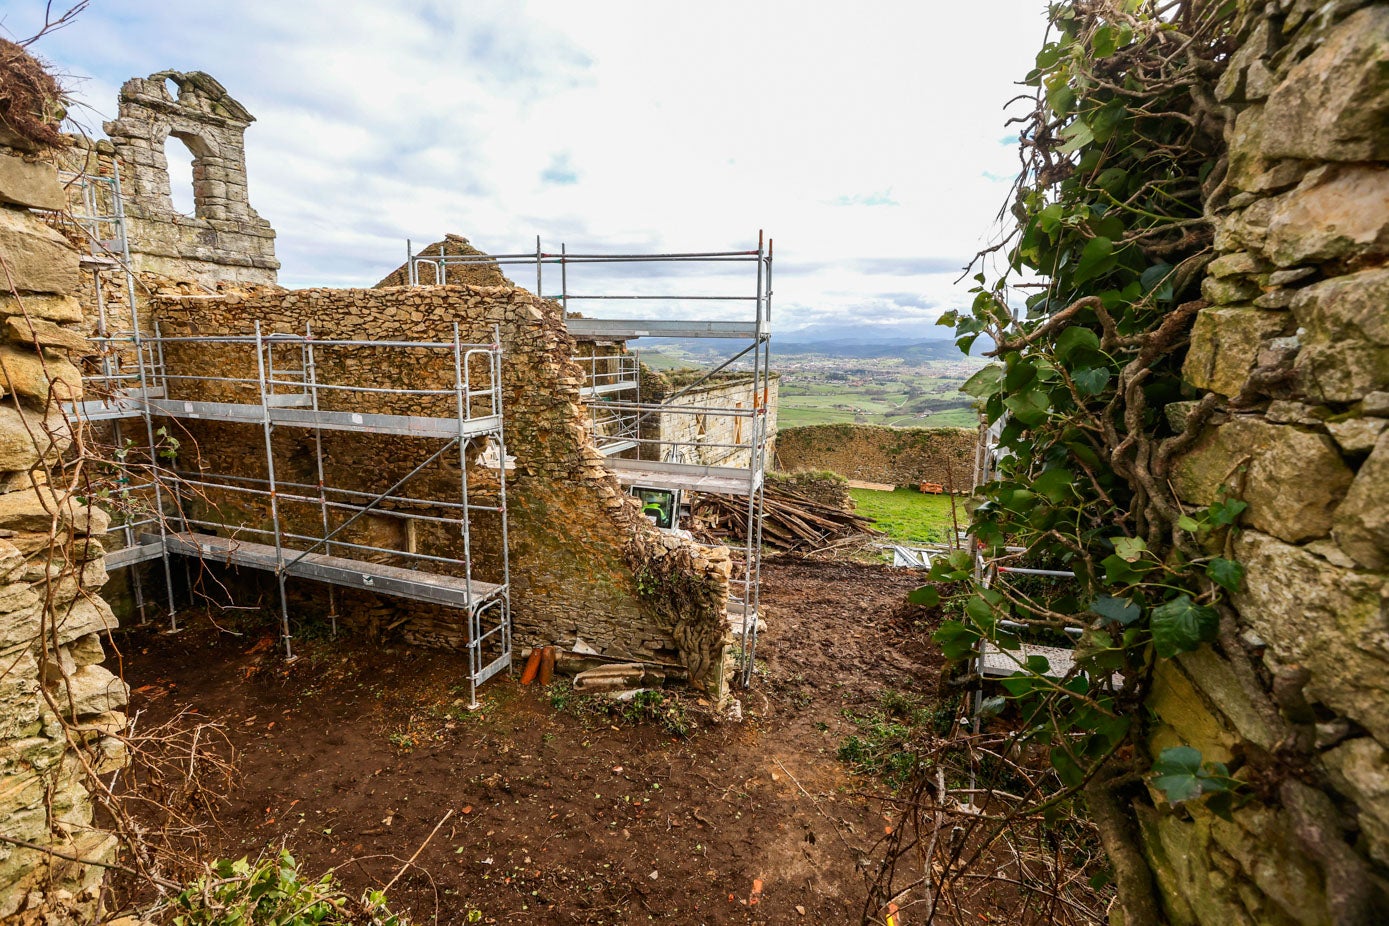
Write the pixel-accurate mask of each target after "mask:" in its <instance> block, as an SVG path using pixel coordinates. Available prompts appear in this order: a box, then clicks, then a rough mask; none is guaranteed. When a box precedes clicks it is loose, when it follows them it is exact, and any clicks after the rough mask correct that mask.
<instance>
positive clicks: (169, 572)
mask: <svg viewBox="0 0 1389 926" xmlns="http://www.w3.org/2000/svg"><path fill="white" fill-rule="evenodd" d="M134 311H135V306H134V303H133V302H132V303H131V312H132V314H133V313H134ZM132 337H133V338H134V340H135V366H136V368H137V369H138V370H139V376H140V392H141V394H142V396H148V395H149V380H148V377H147V376H146V372H145V347H144V343H143V342H142V341H141V339H140V328H139V326H138V325H137V326H136V327H135V329H134V331H133V334H132ZM154 343H155V346H157V347H159V356H160V361H161V363H160V365H161V367H162V365H163V363H162V361H163V347H162V346H161V345H160V340H159V322H158V321H156V322H155V323H154ZM152 357H153V350H151V358H152ZM151 362H153V361H152V359H151ZM140 408H141V409H143V411H144V418H145V437H146V439H147V440H148V441H149V453H150V475H151V477H152V480H151V481H152V482H153V483H154V519H155V521H156V522H158V524H159V551H160V558H161V559H162V560H163V561H164V591H165V592H166V594H167V595H168V602H169V632H170V633H178V608H177V607H176V606H175V604H174V571H173V569H172V568H171V567H170V565H169V541H168V536H169V527H168V525H167V524H166V523H165V521H164V490H163V486H162V479H161V478H160V476H159V448H158V446H157V444H156V443H155V439H154V416H153V415H151V414H150V406H149V403H148V402H141V403H140Z"/></svg>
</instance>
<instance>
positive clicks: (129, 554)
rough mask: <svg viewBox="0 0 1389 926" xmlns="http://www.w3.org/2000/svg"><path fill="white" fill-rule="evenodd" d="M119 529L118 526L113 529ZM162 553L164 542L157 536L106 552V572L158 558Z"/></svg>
mask: <svg viewBox="0 0 1389 926" xmlns="http://www.w3.org/2000/svg"><path fill="white" fill-rule="evenodd" d="M116 530H120V528H119V527H117V528H115V529H114V530H113V532H114V531H116ZM163 555H164V544H162V543H161V542H160V541H159V538H158V537H156V538H154V540H153V541H150V542H146V543H135V544H131V545H130V546H128V547H122V548H121V549H119V550H112V551H111V552H110V553H107V554H106V560H105V562H106V569H107V571H108V572H110V571H113V570H116V569H124V568H125V567H126V566H134V565H135V564H136V563H144V562H148V561H149V560H152V559H159V557H161V556H163Z"/></svg>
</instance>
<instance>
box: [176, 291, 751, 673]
mask: <svg viewBox="0 0 1389 926" xmlns="http://www.w3.org/2000/svg"><path fill="white" fill-rule="evenodd" d="M154 309H155V314H156V317H157V318H158V320H159V321H160V323H161V326H162V328H163V332H164V334H165V335H166V336H177V335H183V334H201V335H227V334H244V333H246V332H248V331H250V330H251V328H252V326H253V325H254V323H255V322H257V321H259V322H260V323H261V326H262V329H263V330H264V331H265V332H267V333H269V332H285V333H303V332H304V331H305V326H306V325H312V332H313V335H314V336H315V337H316V338H321V339H376V340H401V339H406V340H420V341H452V340H453V337H454V324H455V323H456V324H457V325H458V327H459V336H460V338H461V340H462V341H463V342H464V343H490V342H491V341H492V339H493V331H494V326H495V327H496V329H497V330H498V331H499V332H500V340H501V345H502V348H503V351H504V355H503V361H502V370H503V374H502V387H503V400H504V411H505V418H506V421H505V437H506V441H507V452H508V454H509V455H511V456H513V457H514V458H515V469H514V472H509V473H508V477H507V482H508V489H507V495H508V506H507V522H508V530H509V536H510V557H511V584H512V609H513V614H514V618H515V633H516V637H517V640H518V642H520V643H522V644H525V643H530V644H541V643H559V644H562V645H572V644H573V643H574V642H576V641H577V640H582V641H583V642H584V643H585V644H587V645H588V646H590V647H593V648H594V649H596V650H597V651H599V652H600V653H604V654H607V655H612V656H618V657H623V658H635V659H641V660H648V661H652V662H661V663H666V664H672V663H674V664H677V665H679V666H682V667H683V668H685V669H686V670H687V671H688V673H689V676H690V678H691V681H692V682H694V683H695V684H697V685H699V686H701V687H703V688H705V689H707V690H710V691H712V692H715V693H719V694H721V692H722V685H723V679H724V675H725V670H726V666H725V661H726V650H727V646H728V643H729V639H728V630H727V623H726V613H725V612H726V600H727V591H728V580H729V573H730V561H729V558H728V552H727V550H725V549H723V548H710V547H704V546H701V545H698V544H694V543H692V542H689V541H685V540H682V539H680V538H678V537H674V536H672V535H668V534H662V533H660V532H658V531H656V530H655V529H654V528H653V527H652V526H651V525H650V524H649V522H647V521H646V519H644V518H642V517H640V513H639V509H638V506H637V504H636V502H635V500H633V499H631V498H630V496H628V495H627V494H626V493H625V492H624V491H623V490H622V488H621V486H620V485H619V484H618V483H617V480H616V479H615V478H614V477H613V475H612V474H611V473H610V471H609V470H608V469H607V468H606V466H605V465H604V459H603V457H602V456H601V455H600V454H599V453H598V451H597V450H596V449H595V447H594V444H593V436H592V433H591V430H590V426H589V423H588V415H587V412H586V411H585V410H584V409H583V407H582V405H581V402H580V393H579V389H580V387H581V386H582V385H583V381H584V375H583V371H582V370H581V369H580V368H579V367H578V366H577V365H575V364H574V363H573V361H572V360H571V357H572V356H573V354H574V351H575V347H574V343H573V341H572V340H571V339H570V338H569V336H568V335H567V333H566V332H565V330H564V325H563V322H562V320H561V317H560V312H559V308H558V306H556V305H555V304H554V303H551V302H547V301H545V300H541V299H538V298H536V297H535V296H533V295H531V294H530V293H528V292H526V291H524V290H522V289H519V288H516V287H513V286H509V285H508V286H469V285H446V286H429V287H423V286H422V287H388V288H383V289H372V290H328V289H312V290H300V291H295V292H269V293H260V294H256V295H251V296H245V297H243V296H237V295H229V296H224V297H219V298H207V297H204V298H166V299H162V300H157V302H156V305H155V307H154ZM167 359H168V362H169V372H170V373H171V374H177V373H178V372H180V370H183V369H192V368H195V367H196V368H197V369H198V370H199V372H200V373H203V374H206V373H213V374H215V375H221V376H228V375H231V376H247V375H248V374H249V375H250V377H251V378H254V370H253V369H250V370H248V369H247V366H246V365H247V364H248V363H253V362H254V360H253V354H248V355H244V356H240V355H238V356H230V355H228V356H220V357H218V356H208V355H207V354H206V353H202V354H189V355H186V356H183V357H180V356H178V355H177V352H175V354H173V355H170V356H169V357H168V358H167ZM341 362H342V363H344V364H352V363H354V362H355V363H357V366H356V368H355V369H353V371H352V373H353V376H354V377H355V378H356V379H357V380H358V381H359V382H361V383H362V384H363V385H379V386H383V387H392V386H396V385H399V382H400V380H401V378H402V377H403V376H406V375H408V376H409V377H411V379H412V381H413V382H415V383H416V384H418V383H420V382H422V381H426V382H427V381H433V382H435V383H437V384H439V385H441V386H442V387H443V388H451V387H452V385H453V382H454V367H453V359H452V356H451V355H450V356H448V357H447V358H443V357H438V356H435V357H434V358H432V359H431V358H426V357H423V356H422V357H420V358H419V361H418V365H416V366H415V367H413V368H412V369H410V370H409V371H403V370H393V369H388V368H382V367H380V366H378V365H372V364H370V363H365V362H363V361H362V360H360V358H358V359H356V360H354V358H352V357H351V356H344V358H343V359H342V361H341ZM430 364H434V366H430ZM422 378H423V380H422ZM209 398H215V397H211V396H209ZM359 401H365V400H360V399H359ZM400 402H401V399H400V397H398V396H387V395H384V394H383V395H381V396H380V397H379V398H378V399H375V400H372V403H368V404H359V407H358V408H357V410H358V411H397V412H398V411H402V410H404V409H402V408H401V407H400ZM373 403H374V404H373ZM409 404H410V409H411V410H410V413H412V414H434V413H438V414H443V415H450V414H452V412H451V411H448V410H435V411H433V412H432V411H430V410H429V409H428V408H423V407H421V406H420V405H419V403H418V402H411V403H409ZM180 424H181V426H184V427H187V429H188V431H187V435H186V439H185V441H184V446H183V449H182V450H181V454H180V456H181V463H182V465H183V467H184V468H185V469H187V468H189V467H190V466H192V465H193V464H194V461H195V460H196V465H197V466H199V467H203V468H205V469H206V470H208V471H220V472H230V473H232V474H234V475H243V476H250V477H253V478H263V476H264V463H263V454H262V450H261V446H260V441H261V436H260V434H259V432H258V431H256V432H254V433H251V432H249V431H248V430H247V429H246V428H244V427H243V428H240V429H239V434H238V433H233V431H235V430H237V429H236V428H235V426H232V425H225V424H221V425H219V424H215V423H206V422H188V421H182V422H180ZM323 439H324V460H325V467H326V469H327V472H326V473H325V476H326V481H327V482H329V483H331V484H333V485H336V486H339V487H343V488H350V489H358V490H360V491H363V492H380V491H382V490H384V489H386V488H388V487H389V486H390V484H391V483H392V482H393V481H394V480H395V479H396V478H399V476H400V475H403V474H404V473H405V472H408V471H409V469H410V468H411V467H412V466H413V465H414V463H416V462H419V461H420V460H421V459H423V455H424V452H425V448H424V447H422V446H417V445H415V443H414V442H413V441H412V440H410V439H404V438H398V437H386V436H380V435H372V434H357V433H346V434H336V435H330V434H328V433H326V432H325V434H324V438H323ZM312 440H313V438H312V437H311V436H307V435H304V434H292V433H289V432H288V431H284V432H277V434H276V436H275V442H276V443H275V451H276V465H277V467H280V466H284V467H285V469H284V470H283V472H282V474H280V478H282V479H286V480H290V479H292V480H294V481H298V482H301V483H312V482H313V481H314V479H315V478H316V477H315V475H314V473H313V466H314V457H313V450H312V448H311V447H309V446H308V445H307V443H306V442H309V441H312ZM480 451H481V448H477V447H475V448H473V454H472V455H471V456H470V458H469V460H468V463H467V465H466V476H465V478H466V479H467V480H468V483H469V486H470V489H471V490H473V491H476V492H477V493H478V494H479V495H480V496H484V497H485V496H486V495H487V493H488V492H489V490H490V491H493V492H495V485H496V473H495V470H489V469H488V467H486V466H484V465H482V463H481V462H480V460H479V454H480ZM282 461H283V462H282ZM459 479H460V472H459V470H458V464H457V458H456V457H455V458H454V462H453V464H452V466H450V464H449V463H448V461H447V460H440V461H439V462H438V463H437V464H436V465H434V466H432V467H430V468H429V469H427V470H426V471H425V472H423V473H422V474H421V475H420V476H419V477H418V481H417V482H416V483H414V484H413V487H412V490H411V492H412V494H413V495H417V496H420V495H423V496H425V497H456V495H457V492H458V483H459ZM422 489H423V490H424V491H421V490H422ZM434 492H437V493H439V494H438V495H437V496H436V495H433V494H430V493H434ZM195 504H196V502H195ZM248 505H249V503H247V502H244V501H243V502H240V503H235V504H233V503H231V502H229V501H226V500H223V501H219V502H218V503H217V505H216V506H207V505H205V506H204V510H205V511H211V512H214V513H215V512H217V511H220V515H218V517H220V518H221V519H223V520H224V521H225V523H227V524H228V525H235V524H237V523H253V524H254V525H255V526H262V527H263V526H265V521H266V518H267V516H268V514H267V512H265V511H264V510H251V509H249V508H248V507H247V506H248ZM287 517H289V518H290V519H291V520H293V519H294V518H296V517H298V518H301V519H305V520H306V521H307V520H308V519H311V518H316V517H317V514H316V512H310V511H308V510H307V509H306V510H304V511H301V512H298V513H297V514H296V513H295V512H293V511H289V512H288V513H287ZM360 529H361V530H363V531H376V532H377V536H376V538H375V539H377V540H378V541H380V540H389V539H390V536H391V533H390V532H392V531H394V532H396V533H395V537H396V542H397V543H402V544H414V545H415V549H417V550H419V551H420V552H430V553H434V554H437V555H451V556H454V557H456V558H462V555H463V551H462V549H460V548H459V546H460V545H459V544H458V543H457V539H456V537H454V536H450V534H449V532H448V531H446V530H439V529H437V527H429V528H427V529H423V530H420V531H416V532H414V533H413V535H412V534H409V533H406V532H403V531H401V528H400V526H399V522H398V521H393V520H392V519H390V518H383V519H375V520H374V521H373V520H369V519H364V520H363V522H362V524H361V525H360ZM500 537H501V535H500V530H499V529H497V528H496V526H494V528H493V529H490V530H488V529H486V527H485V525H484V529H483V530H481V531H475V532H474V543H473V550H472V551H471V552H472V555H473V559H474V562H475V564H476V568H477V569H479V570H480V578H482V579H484V580H487V579H489V574H488V570H489V569H492V570H493V571H494V572H495V569H496V568H497V566H498V563H499V559H500V557H499V556H498V553H499V547H498V544H499V543H500ZM364 600H365V599H364V598H363V596H345V597H344V604H345V605H346V606H349V607H351V606H353V602H354V601H356V602H358V603H359V604H360V603H364ZM368 607H370V608H372V609H374V613H373V614H372V620H373V622H374V623H376V624H378V625H382V626H391V625H396V626H398V628H399V630H400V632H401V633H403V634H404V636H405V637H406V638H407V639H414V640H416V641H417V642H422V643H431V644H437V645H454V646H456V645H458V644H459V643H461V642H464V641H463V640H462V639H461V638H460V637H459V631H460V628H461V625H460V623H459V622H458V621H457V619H456V616H455V615H453V614H451V613H449V612H448V611H446V610H444V609H438V608H431V607H424V606H419V605H415V604H413V603H408V602H399V601H394V600H388V599H379V600H377V601H376V602H375V603H373V604H370V605H369V606H368ZM384 609H389V613H382V612H383V610H384ZM344 617H345V618H348V619H350V618H351V615H350V614H344Z"/></svg>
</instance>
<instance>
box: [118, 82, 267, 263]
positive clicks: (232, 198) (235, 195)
mask: <svg viewBox="0 0 1389 926" xmlns="http://www.w3.org/2000/svg"><path fill="white" fill-rule="evenodd" d="M118 102H119V111H118V114H117V116H116V118H115V119H114V120H112V121H111V122H108V123H106V124H105V126H104V128H105V130H106V134H107V135H108V136H109V137H110V144H111V145H112V151H113V152H114V154H115V156H117V157H119V159H120V161H121V181H122V188H123V193H124V198H125V213H126V221H127V225H128V234H129V238H130V247H131V252H132V256H133V258H134V261H135V269H136V270H139V271H144V272H150V273H155V274H159V275H160V276H164V277H168V278H170V279H174V280H196V281H198V282H201V283H204V284H207V285H211V284H214V283H217V282H221V281H229V280H234V281H239V282H245V283H262V284H273V283H275V281H276V271H277V270H278V269H279V267H280V263H279V261H278V260H276V259H275V232H274V230H273V229H272V228H271V227H270V223H269V222H267V221H266V220H265V219H263V218H261V217H260V216H259V215H258V214H257V213H256V211H255V210H254V209H253V208H251V203H250V197H249V194H248V191H247V181H246V148H245V133H246V128H247V127H248V126H249V125H250V124H251V123H252V122H253V121H255V120H254V117H252V116H251V114H250V113H248V112H247V111H246V109H245V107H243V106H242V105H241V104H240V103H238V102H237V101H236V100H234V99H232V98H231V96H230V95H229V94H228V93H227V91H226V88H224V87H223V86H222V85H221V84H219V83H218V82H217V81H216V80H214V79H213V78H211V77H209V76H208V75H207V74H204V73H202V72H201V71H190V72H188V73H181V72H178V71H160V72H159V73H157V74H152V75H150V76H149V77H136V78H131V79H130V80H128V81H126V82H125V85H124V86H122V87H121V91H120V98H119V101H118ZM170 137H173V138H177V139H179V140H180V141H182V142H183V143H184V144H185V145H186V146H187V148H188V150H189V152H190V153H191V155H192V158H193V202H194V214H193V215H191V216H187V215H181V214H180V213H179V212H178V211H177V210H175V208H174V203H173V198H172V195H171V192H170V180H169V164H168V159H167V156H166V154H165V143H166V142H167V141H168V139H169V138H170Z"/></svg>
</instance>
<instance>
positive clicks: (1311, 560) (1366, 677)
mask: <svg viewBox="0 0 1389 926" xmlns="http://www.w3.org/2000/svg"><path fill="white" fill-rule="evenodd" d="M1234 552H1235V558H1236V559H1238V560H1239V561H1240V562H1241V563H1243V564H1244V567H1245V584H1244V590H1243V591H1241V592H1240V593H1239V594H1238V595H1236V596H1235V603H1236V606H1237V607H1238V609H1239V612H1240V616H1241V619H1242V620H1243V621H1244V622H1245V623H1246V624H1247V625H1248V626H1249V627H1250V628H1251V629H1252V630H1253V631H1254V632H1255V633H1256V634H1258V635H1259V637H1260V638H1262V639H1263V640H1264V641H1265V642H1266V643H1267V644H1268V646H1269V648H1270V650H1271V652H1272V654H1273V656H1274V657H1275V659H1276V661H1277V662H1278V663H1280V664H1285V665H1286V664H1301V665H1303V666H1305V667H1306V668H1307V669H1308V670H1310V672H1311V681H1310V682H1309V683H1308V685H1307V689H1306V692H1307V695H1308V697H1309V699H1312V700H1315V701H1320V702H1321V703H1323V704H1325V705H1326V706H1327V707H1329V708H1330V709H1331V710H1333V711H1335V712H1337V713H1340V714H1344V715H1345V716H1347V717H1350V718H1351V719H1352V720H1354V721H1355V722H1357V723H1359V724H1360V725H1361V726H1363V727H1365V728H1366V729H1367V730H1369V731H1370V732H1371V733H1372V734H1374V736H1375V737H1376V738H1377V739H1380V740H1389V711H1386V710H1385V709H1384V705H1385V704H1389V615H1386V614H1385V613H1384V611H1383V601H1382V597H1381V596H1382V593H1383V585H1384V580H1383V577H1381V576H1377V575H1373V574H1371V573H1366V572H1360V571H1357V570H1349V569H1338V568H1336V567H1335V566H1333V565H1331V564H1330V563H1329V562H1328V561H1327V560H1324V559H1322V558H1320V557H1318V556H1315V555H1313V554H1312V553H1310V552H1308V551H1307V550H1304V549H1302V548H1300V547H1295V546H1292V545H1290V544H1286V543H1282V542H1281V541H1279V540H1277V539H1275V538H1273V537H1270V536H1268V535H1266V534H1261V533H1259V532H1257V531H1246V532H1244V533H1243V534H1241V535H1240V536H1239V537H1238V538H1237V539H1236V541H1235V551H1234Z"/></svg>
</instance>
